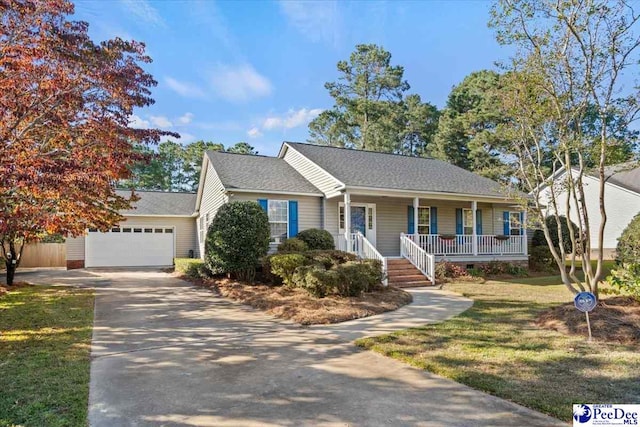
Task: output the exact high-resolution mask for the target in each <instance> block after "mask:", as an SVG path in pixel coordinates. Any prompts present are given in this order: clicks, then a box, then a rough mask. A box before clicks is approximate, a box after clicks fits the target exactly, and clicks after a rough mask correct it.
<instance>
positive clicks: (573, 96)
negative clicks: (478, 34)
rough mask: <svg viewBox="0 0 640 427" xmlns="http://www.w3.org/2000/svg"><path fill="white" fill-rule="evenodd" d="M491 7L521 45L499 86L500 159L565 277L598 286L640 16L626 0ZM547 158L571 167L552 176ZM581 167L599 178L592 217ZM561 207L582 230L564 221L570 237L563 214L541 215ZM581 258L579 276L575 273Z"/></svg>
mask: <svg viewBox="0 0 640 427" xmlns="http://www.w3.org/2000/svg"><path fill="white" fill-rule="evenodd" d="M492 16H493V18H492V22H491V24H492V25H493V26H494V27H495V28H496V30H497V36H498V41H499V42H501V43H503V44H509V45H513V46H515V47H516V48H517V49H516V54H515V56H514V57H513V58H512V61H511V63H510V65H509V71H510V72H509V73H508V75H507V78H506V81H505V82H504V84H505V90H504V91H502V92H501V93H502V96H503V98H502V101H503V106H504V114H505V115H506V116H508V117H510V118H511V120H510V122H508V123H505V124H503V125H502V128H503V129H502V131H503V132H505V135H506V138H507V139H508V140H509V141H510V144H509V145H508V146H507V147H506V149H505V152H504V158H505V159H512V164H513V166H514V171H515V174H516V175H517V177H518V178H519V180H520V182H521V183H522V185H523V186H524V188H525V189H526V190H527V191H530V192H531V193H532V194H533V200H527V201H523V206H524V207H527V208H528V209H529V213H530V216H531V217H533V218H534V220H538V223H539V224H540V226H541V227H542V229H543V232H544V235H545V237H546V239H547V242H548V243H549V249H550V250H551V253H552V255H553V258H554V260H555V262H556V264H557V266H558V269H559V272H560V275H561V277H562V281H563V282H564V284H565V285H566V286H567V288H568V289H569V290H570V291H572V292H573V293H577V292H579V291H583V290H585V289H586V290H590V291H592V292H594V293H596V294H597V293H598V283H599V281H600V278H601V276H602V267H603V264H602V261H603V251H602V246H603V240H604V239H603V237H604V229H605V226H606V224H607V212H606V209H605V198H606V197H607V195H606V194H605V188H606V187H605V182H606V179H605V166H606V165H607V164H608V163H609V161H610V156H611V150H609V147H610V146H611V141H612V137H614V135H615V132H612V128H611V117H612V114H613V115H615V117H617V120H618V121H619V123H618V125H620V126H622V128H628V124H629V123H630V122H631V121H632V120H634V119H635V118H636V117H637V115H638V112H639V108H638V105H639V102H638V101H639V100H640V89H639V88H638V87H632V86H629V85H628V84H626V83H627V79H630V78H634V77H637V75H638V59H639V58H638V56H639V55H638V53H639V50H638V47H639V46H640V37H638V34H637V30H638V28H637V27H638V20H639V19H640V17H639V15H638V14H636V12H635V11H634V10H633V8H632V6H631V4H630V3H628V2H626V1H623V0H618V1H605V0H586V1H579V0H568V1H563V2H557V1H552V0H500V1H499V2H498V3H497V4H496V5H495V6H494V8H493V10H492ZM590 116H594V117H595V120H594V119H593V117H590ZM585 123H592V124H595V129H596V131H595V132H594V131H593V129H592V130H589V127H588V126H585V125H584V124H585ZM616 127H617V126H616ZM549 159H550V164H551V172H552V174H554V175H555V174H556V172H559V171H563V170H564V171H567V172H568V173H566V174H565V175H564V176H565V178H564V179H561V180H555V181H554V180H551V179H550V178H549V175H547V174H546V170H545V167H546V165H547V164H548V162H549ZM589 161H590V162H592V163H593V164H594V167H593V168H590V167H589V165H588V162H589ZM586 174H595V175H596V176H597V177H598V178H599V185H598V186H597V188H595V189H594V190H595V191H597V192H598V197H599V212H598V214H596V215H595V218H594V217H592V216H590V215H591V212H592V211H590V210H589V209H588V207H587V206H586V203H587V198H586V197H585V188H586V185H587V184H586V183H585V179H584V177H585V175H586ZM543 189H544V193H542V191H543ZM547 192H548V197H547V196H545V197H544V198H543V196H542V195H543V194H546V193H547ZM530 203H532V204H533V206H531V204H530ZM562 211H564V212H565V213H566V217H567V218H574V222H576V224H577V225H578V227H579V232H578V233H575V232H574V231H573V228H572V227H569V230H570V233H569V235H570V236H569V239H570V240H571V242H570V244H569V245H565V244H564V240H566V238H565V237H564V236H563V235H562V228H563V227H562V223H561V221H562V220H561V219H559V218H561V217H560V216H556V218H558V219H557V220H556V221H555V223H553V222H552V223H551V224H549V223H547V222H546V221H542V220H541V219H542V217H543V216H544V215H545V214H547V213H554V212H562ZM576 220H577V221H576ZM594 224H599V225H597V227H598V228H597V233H596V235H597V238H596V239H592V238H591V228H592V227H594V226H595V225H594ZM552 234H554V235H557V236H558V241H559V242H560V245H559V246H560V247H559V248H558V247H555V246H554V245H553V244H552V242H553V239H552ZM578 240H581V241H582V244H581V245H582V246H583V247H584V250H583V251H582V253H576V251H573V252H572V253H571V254H567V253H566V252H565V249H564V248H565V247H567V246H568V247H573V248H577V247H579V246H580V245H578ZM592 250H596V251H597V260H596V264H595V267H592V264H591V263H590V262H589V261H590V256H591V251H592ZM567 257H569V263H570V268H569V270H567V268H566V266H565V262H566V260H567ZM578 258H579V259H580V261H581V263H578V262H577V261H578ZM578 265H581V266H582V269H583V271H584V280H583V279H582V277H580V276H579V275H577V274H576V270H577V268H578Z"/></svg>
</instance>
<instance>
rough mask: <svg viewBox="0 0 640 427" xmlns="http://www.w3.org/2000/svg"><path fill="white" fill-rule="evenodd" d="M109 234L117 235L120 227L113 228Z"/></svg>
mask: <svg viewBox="0 0 640 427" xmlns="http://www.w3.org/2000/svg"><path fill="white" fill-rule="evenodd" d="M111 232H112V233H119V232H120V227H113V228H112V229H111Z"/></svg>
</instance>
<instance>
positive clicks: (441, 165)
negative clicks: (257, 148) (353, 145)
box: [286, 142, 505, 198]
mask: <svg viewBox="0 0 640 427" xmlns="http://www.w3.org/2000/svg"><path fill="white" fill-rule="evenodd" d="M286 144H288V145H290V146H291V147H293V148H294V149H295V150H297V151H298V152H300V153H301V154H302V155H304V156H306V157H307V158H309V159H310V160H311V161H313V162H314V163H315V164H317V165H318V166H320V167H321V168H322V169H324V170H325V171H327V172H328V173H330V174H331V175H333V176H334V177H335V178H336V179H338V180H340V181H341V182H343V183H344V184H345V185H347V186H354V187H373V188H381V189H393V190H408V191H426V192H437V193H458V194H469V195H484V196H491V197H501V198H503V197H505V193H504V192H502V191H501V189H500V188H501V186H500V184H498V183H497V182H495V181H492V180H490V179H488V178H484V177H481V176H479V175H476V174H474V173H472V172H469V171H467V170H465V169H462V168H460V167H458V166H454V165H452V164H450V163H447V162H444V161H442V160H436V159H431V158H422V157H408V156H402V155H397V154H387V153H378V152H373V151H362V150H351V149H345V148H337V147H327V146H320V145H312V144H303V143H299V142H287V143H286Z"/></svg>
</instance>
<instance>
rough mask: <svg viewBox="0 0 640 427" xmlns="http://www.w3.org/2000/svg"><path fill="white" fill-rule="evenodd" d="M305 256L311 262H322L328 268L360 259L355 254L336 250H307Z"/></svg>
mask: <svg viewBox="0 0 640 427" xmlns="http://www.w3.org/2000/svg"><path fill="white" fill-rule="evenodd" d="M304 256H305V257H307V259H308V260H309V264H322V265H323V266H324V267H325V268H326V269H329V268H331V267H335V266H338V265H340V264H344V263H346V262H350V261H355V260H357V259H358V257H357V256H356V255H355V254H352V253H349V252H344V251H336V250H313V251H307V252H305V253H304Z"/></svg>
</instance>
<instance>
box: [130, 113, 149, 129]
mask: <svg viewBox="0 0 640 427" xmlns="http://www.w3.org/2000/svg"><path fill="white" fill-rule="evenodd" d="M150 125H151V123H149V120H144V119H143V118H142V117H140V116H138V115H135V114H132V115H131V116H130V117H129V126H131V127H132V128H135V129H147V128H149V126H150Z"/></svg>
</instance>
